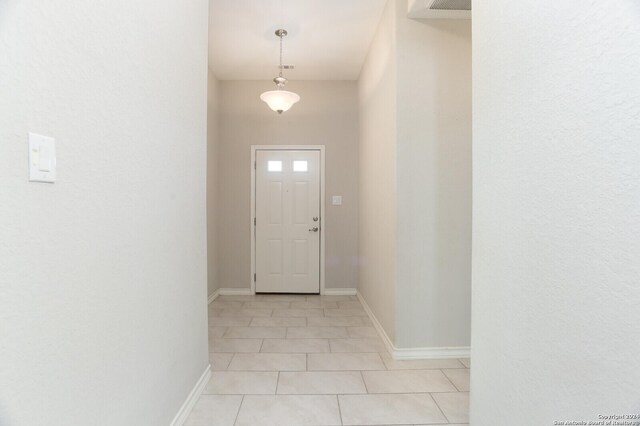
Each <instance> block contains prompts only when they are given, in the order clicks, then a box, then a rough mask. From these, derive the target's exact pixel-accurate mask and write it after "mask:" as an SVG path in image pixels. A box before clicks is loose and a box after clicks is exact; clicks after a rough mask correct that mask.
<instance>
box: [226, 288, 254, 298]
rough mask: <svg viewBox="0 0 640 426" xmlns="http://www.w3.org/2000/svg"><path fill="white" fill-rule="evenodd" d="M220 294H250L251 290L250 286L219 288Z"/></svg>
mask: <svg viewBox="0 0 640 426" xmlns="http://www.w3.org/2000/svg"><path fill="white" fill-rule="evenodd" d="M218 295H220V296H251V295H253V292H252V291H251V289H250V288H219V289H218Z"/></svg>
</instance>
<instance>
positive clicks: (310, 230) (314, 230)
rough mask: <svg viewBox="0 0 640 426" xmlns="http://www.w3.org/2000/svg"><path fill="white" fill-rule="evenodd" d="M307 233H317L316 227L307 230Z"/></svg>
mask: <svg viewBox="0 0 640 426" xmlns="http://www.w3.org/2000/svg"><path fill="white" fill-rule="evenodd" d="M309 232H318V227H317V226H314V227H313V228H311V229H309Z"/></svg>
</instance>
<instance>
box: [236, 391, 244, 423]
mask: <svg viewBox="0 0 640 426" xmlns="http://www.w3.org/2000/svg"><path fill="white" fill-rule="evenodd" d="M244 397H245V396H244V395H242V400H240V406H239V407H238V412H237V413H236V419H235V420H234V421H233V424H234V425H236V424H237V423H238V417H240V410H242V404H244Z"/></svg>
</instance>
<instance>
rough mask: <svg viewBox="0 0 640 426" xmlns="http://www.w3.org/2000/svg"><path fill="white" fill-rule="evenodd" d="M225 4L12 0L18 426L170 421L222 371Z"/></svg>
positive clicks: (7, 256) (3, 420)
mask: <svg viewBox="0 0 640 426" xmlns="http://www.w3.org/2000/svg"><path fill="white" fill-rule="evenodd" d="M207 3H208V2H207V1H206V0H194V1H190V2H184V1H182V0H165V1H163V2H162V7H158V3H157V2H156V1H152V0H137V1H135V2H131V1H129V0H111V1H97V2H94V1H84V0H66V1H62V2H43V1H39V0H4V1H1V2H0V93H2V96H0V141H1V142H0V200H1V201H0V336H1V337H0V341H1V342H0V360H2V361H1V362H0V383H1V385H0V424H2V425H11V426H32V425H50V426H57V425H65V426H84V425H139V426H157V425H169V424H170V423H171V421H172V420H173V418H174V416H175V415H176V413H177V412H178V410H179V408H180V406H181V405H182V404H183V402H184V401H185V400H186V398H187V396H188V395H189V393H190V392H191V390H192V389H193V387H194V385H195V384H196V382H197V380H198V379H199V378H200V376H201V375H202V373H203V372H204V370H205V368H206V367H207V366H208V364H209V360H208V357H207V308H206V299H205V297H206V280H207V276H206V274H207V269H206V268H207V259H206V257H207V253H206V249H207V248H206V216H205V207H206V206H205V194H206V192H205V175H206V162H205V159H206V108H207V99H206V91H207V74H206V73H207V54H206V51H207V8H208V5H207ZM28 132H36V133H40V134H44V135H49V136H52V137H54V138H56V144H57V145H56V148H57V181H56V182H55V183H54V184H43V183H30V182H28V179H27V158H28V157H27V156H28V143H27V134H28Z"/></svg>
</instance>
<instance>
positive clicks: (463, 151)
mask: <svg viewBox="0 0 640 426" xmlns="http://www.w3.org/2000/svg"><path fill="white" fill-rule="evenodd" d="M400 3H403V5H404V6H406V2H404V1H401V2H400ZM404 6H403V7H404ZM405 10H406V9H405ZM397 31H398V34H397V40H398V42H397V45H398V47H397V49H398V66H397V67H398V101H397V102H398V140H397V161H398V165H397V170H398V177H397V179H398V183H397V186H398V196H397V197H398V198H397V199H398V235H397V238H398V243H397V244H398V253H397V256H398V264H397V265H398V266H397V268H398V273H397V277H398V278H397V280H398V281H397V282H398V289H397V292H396V305H397V319H396V321H397V323H396V342H395V344H396V346H397V347H399V348H421V347H427V348H434V347H436V348H437V347H468V346H469V345H470V343H471V24H470V22H469V21H468V20H465V19H424V20H416V19H408V18H407V17H406V14H403V15H399V17H398V30H397Z"/></svg>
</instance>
